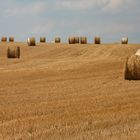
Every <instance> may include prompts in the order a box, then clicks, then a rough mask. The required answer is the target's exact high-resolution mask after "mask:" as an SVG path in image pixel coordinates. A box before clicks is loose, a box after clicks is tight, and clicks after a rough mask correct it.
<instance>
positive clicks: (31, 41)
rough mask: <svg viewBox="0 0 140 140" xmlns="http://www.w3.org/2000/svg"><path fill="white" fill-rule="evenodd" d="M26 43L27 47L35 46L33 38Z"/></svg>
mask: <svg viewBox="0 0 140 140" xmlns="http://www.w3.org/2000/svg"><path fill="white" fill-rule="evenodd" d="M27 43H28V46H36V40H35V38H34V37H31V38H28V40H27Z"/></svg>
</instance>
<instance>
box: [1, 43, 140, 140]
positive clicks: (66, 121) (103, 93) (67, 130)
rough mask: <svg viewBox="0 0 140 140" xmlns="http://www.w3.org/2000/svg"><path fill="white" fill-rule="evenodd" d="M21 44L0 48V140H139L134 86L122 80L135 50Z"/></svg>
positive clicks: (139, 92)
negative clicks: (12, 53) (10, 53)
mask: <svg viewBox="0 0 140 140" xmlns="http://www.w3.org/2000/svg"><path fill="white" fill-rule="evenodd" d="M14 45H15V46H20V49H21V58H20V59H7V58H6V52H7V48H8V47H10V46H14ZM27 45H28V44H27V43H11V44H10V43H0V79H1V80H0V85H1V86H0V139H4V140H9V139H23V140H31V139H33V140H46V139H49V140H64V139H67V140H83V139H86V140H96V139H97V140H104V139H105V140H108V139H109V140H114V139H115V140H118V139H119V140H138V139H140V81H129V80H124V66H125V62H126V58H127V57H128V56H130V55H132V54H134V53H135V52H136V51H137V50H138V49H140V45H130V44H129V45H124V46H123V45H122V44H108V45H106V44H102V45H95V44H91V45H90V44H83V45H81V44H73V45H72V44H71V45H69V44H54V43H53V44H49V43H46V44H45V43H44V44H41V43H38V44H36V47H29V46H27Z"/></svg>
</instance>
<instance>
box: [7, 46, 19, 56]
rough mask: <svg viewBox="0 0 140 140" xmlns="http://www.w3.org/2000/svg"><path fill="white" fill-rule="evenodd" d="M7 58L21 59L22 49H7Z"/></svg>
mask: <svg viewBox="0 0 140 140" xmlns="http://www.w3.org/2000/svg"><path fill="white" fill-rule="evenodd" d="M7 58H20V47H10V48H8V49H7Z"/></svg>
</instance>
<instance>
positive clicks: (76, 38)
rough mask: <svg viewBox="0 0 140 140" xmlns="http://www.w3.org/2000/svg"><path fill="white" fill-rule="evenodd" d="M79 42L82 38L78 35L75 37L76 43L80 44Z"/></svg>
mask: <svg viewBox="0 0 140 140" xmlns="http://www.w3.org/2000/svg"><path fill="white" fill-rule="evenodd" d="M79 42H80V39H79V37H78V36H76V37H75V43H76V44H79Z"/></svg>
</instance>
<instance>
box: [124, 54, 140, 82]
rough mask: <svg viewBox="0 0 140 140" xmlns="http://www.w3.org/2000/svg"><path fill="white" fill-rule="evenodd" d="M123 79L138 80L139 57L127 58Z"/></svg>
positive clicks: (139, 74)
mask: <svg viewBox="0 0 140 140" xmlns="http://www.w3.org/2000/svg"><path fill="white" fill-rule="evenodd" d="M124 78H125V79H126V80H140V56H138V55H132V56H130V57H129V58H127V61H126V64H125V73H124Z"/></svg>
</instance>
